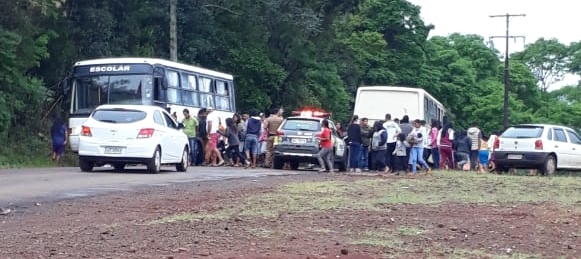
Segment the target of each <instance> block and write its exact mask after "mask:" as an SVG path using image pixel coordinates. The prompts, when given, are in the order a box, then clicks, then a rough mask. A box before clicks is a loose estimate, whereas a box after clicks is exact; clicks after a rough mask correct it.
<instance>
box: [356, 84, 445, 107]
mask: <svg viewBox="0 0 581 259" xmlns="http://www.w3.org/2000/svg"><path fill="white" fill-rule="evenodd" d="M365 91H393V92H414V93H424V94H425V95H427V96H429V97H431V98H432V99H434V101H436V103H437V104H439V105H440V106H442V107H443V106H444V105H443V104H442V103H440V101H438V100H437V99H436V98H434V97H433V96H432V95H431V94H430V93H428V92H427V91H426V90H424V89H422V88H415V87H404V86H360V87H359V88H357V95H359V93H360V92H365ZM444 110H445V109H444Z"/></svg>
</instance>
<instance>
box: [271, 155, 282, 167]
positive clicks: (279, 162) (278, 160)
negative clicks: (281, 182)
mask: <svg viewBox="0 0 581 259" xmlns="http://www.w3.org/2000/svg"><path fill="white" fill-rule="evenodd" d="M283 167H284V160H282V158H281V157H277V156H275V157H274V158H273V159H272V168H274V169H277V170H281V169H282V168H283Z"/></svg>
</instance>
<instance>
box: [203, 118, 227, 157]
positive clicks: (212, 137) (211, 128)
mask: <svg viewBox="0 0 581 259" xmlns="http://www.w3.org/2000/svg"><path fill="white" fill-rule="evenodd" d="M206 111H207V113H208V117H207V118H206V124H207V128H208V134H209V141H208V145H209V158H210V165H211V166H222V165H224V159H223V158H222V154H221V153H220V150H219V149H218V141H220V133H218V131H219V130H220V118H219V117H218V115H217V114H216V113H214V108H212V107H208V108H206ZM216 162H217V163H216Z"/></svg>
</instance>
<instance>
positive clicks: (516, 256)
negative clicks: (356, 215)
mask: <svg viewBox="0 0 581 259" xmlns="http://www.w3.org/2000/svg"><path fill="white" fill-rule="evenodd" d="M436 250H437V251H435V252H434V254H437V255H433V256H431V257H428V258H441V257H442V256H445V257H446V258H448V259H470V258H489V259H541V258H543V257H542V256H538V255H529V254H522V253H507V254H491V253H487V252H485V251H482V250H468V249H458V248H454V249H448V250H446V249H443V248H440V249H436Z"/></svg>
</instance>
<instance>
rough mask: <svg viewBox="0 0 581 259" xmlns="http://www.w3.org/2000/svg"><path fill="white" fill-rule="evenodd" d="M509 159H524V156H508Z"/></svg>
mask: <svg viewBox="0 0 581 259" xmlns="http://www.w3.org/2000/svg"><path fill="white" fill-rule="evenodd" d="M508 159H522V155H508Z"/></svg>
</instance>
